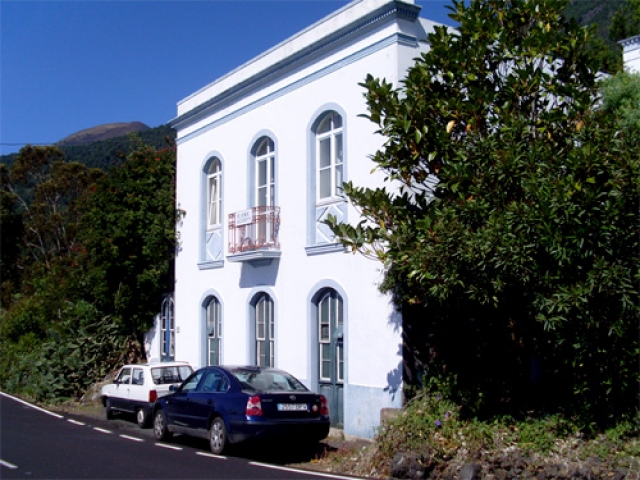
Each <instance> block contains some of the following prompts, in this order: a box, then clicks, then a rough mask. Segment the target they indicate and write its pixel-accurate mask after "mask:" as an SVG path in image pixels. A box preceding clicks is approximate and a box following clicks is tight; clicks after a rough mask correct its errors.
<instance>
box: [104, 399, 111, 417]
mask: <svg viewBox="0 0 640 480" xmlns="http://www.w3.org/2000/svg"><path fill="white" fill-rule="evenodd" d="M104 415H105V417H107V420H112V419H113V409H112V408H111V400H110V399H108V398H107V400H106V401H105V402H104Z"/></svg>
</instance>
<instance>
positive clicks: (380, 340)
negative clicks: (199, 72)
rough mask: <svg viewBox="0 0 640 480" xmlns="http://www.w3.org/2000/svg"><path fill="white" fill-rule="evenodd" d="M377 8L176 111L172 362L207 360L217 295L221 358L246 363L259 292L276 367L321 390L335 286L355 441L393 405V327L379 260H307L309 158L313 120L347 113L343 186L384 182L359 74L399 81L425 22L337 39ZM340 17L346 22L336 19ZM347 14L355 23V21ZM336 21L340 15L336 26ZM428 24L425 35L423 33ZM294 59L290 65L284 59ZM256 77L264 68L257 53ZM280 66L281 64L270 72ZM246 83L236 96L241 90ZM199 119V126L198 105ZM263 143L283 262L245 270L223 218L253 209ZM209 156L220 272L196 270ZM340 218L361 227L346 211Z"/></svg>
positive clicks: (396, 338) (373, 26)
mask: <svg viewBox="0 0 640 480" xmlns="http://www.w3.org/2000/svg"><path fill="white" fill-rule="evenodd" d="M388 4H395V3H394V2H388V1H386V0H362V1H357V2H354V5H355V6H357V7H358V8H357V9H356V10H350V9H349V8H347V7H348V6H347V7H344V8H343V9H341V10H340V11H339V12H342V13H341V14H340V15H338V18H342V20H341V21H342V23H340V22H337V23H336V20H335V19H336V17H335V16H329V17H327V19H328V20H327V21H328V22H329V23H330V24H325V23H323V22H322V21H321V22H319V23H318V24H316V25H315V26H314V27H313V28H310V29H307V30H305V31H304V35H303V36H302V37H304V42H302V40H301V37H300V36H294V37H293V40H292V42H291V43H288V42H284V43H283V44H281V45H280V46H279V47H278V48H276V49H275V50H271V51H269V52H267V53H268V54H269V55H270V56H271V58H277V59H278V60H277V62H276V65H275V67H274V69H273V70H270V72H271V73H270V75H271V76H270V78H269V79H268V81H267V80H266V79H265V78H261V77H260V75H259V74H256V72H257V73H259V69H258V70H256V64H257V63H256V61H252V62H249V63H248V64H247V65H246V66H245V67H244V68H243V67H241V68H240V69H238V70H236V71H234V72H231V73H230V74H229V75H227V76H225V77H223V79H221V80H220V81H218V82H214V83H212V84H211V85H209V86H207V87H205V88H204V89H202V90H201V91H199V92H196V94H194V95H192V96H190V97H189V98H187V99H185V101H183V102H181V103H180V105H179V108H178V113H179V115H181V117H178V119H176V120H175V121H174V122H175V126H176V128H177V130H178V168H177V205H178V208H180V209H182V210H184V211H185V213H186V215H185V217H184V219H183V221H182V223H181V225H180V226H179V235H180V242H181V248H180V251H179V253H178V255H177V260H176V285H175V318H176V359H178V360H186V361H189V362H190V363H191V364H192V365H194V366H196V367H197V366H202V365H204V363H205V362H206V358H205V357H206V343H205V341H206V334H205V329H204V306H203V304H204V301H205V299H207V297H209V296H211V295H215V296H216V297H217V298H218V299H219V300H220V302H221V304H222V317H223V345H222V358H223V363H226V364H246V363H250V362H251V361H252V356H251V352H252V349H253V348H254V347H253V345H252V344H251V342H250V340H249V339H250V333H249V332H250V328H251V326H250V321H251V315H250V301H251V299H252V298H253V296H254V295H255V294H256V293H258V292H260V291H264V292H266V293H268V294H269V295H270V296H271V298H272V299H273V301H274V307H275V330H276V331H275V337H276V340H275V366H276V367H279V368H282V369H285V370H288V371H290V372H291V373H293V374H294V375H295V376H297V377H298V378H299V379H300V380H302V381H303V382H304V383H306V385H307V386H308V387H310V388H312V389H316V388H317V377H318V373H317V368H318V367H317V359H316V356H317V351H316V350H317V347H316V345H315V339H314V337H315V332H314V330H315V329H316V328H317V326H316V319H315V317H314V315H313V309H312V308H311V303H312V302H311V299H312V297H313V295H314V294H315V293H317V292H318V291H319V290H320V289H321V288H322V287H331V288H334V289H335V290H336V291H338V293H339V294H340V295H341V296H342V298H343V300H344V319H345V320H344V321H345V327H344V328H345V336H344V338H345V365H346V372H345V377H346V378H345V388H344V417H345V418H344V428H345V432H346V433H349V434H354V435H361V436H372V435H373V434H374V431H375V428H376V427H377V426H378V424H379V414H380V409H381V408H383V407H389V406H395V407H399V406H400V405H401V394H400V387H401V362H402V349H401V343H402V341H401V318H400V316H399V315H398V314H397V313H396V312H395V310H394V307H393V305H392V304H391V301H390V298H389V297H388V296H387V295H383V294H381V293H380V292H379V291H378V288H377V286H378V282H379V281H380V280H381V278H382V274H381V271H380V268H381V264H380V263H379V262H377V261H372V260H368V259H366V258H364V257H363V256H361V255H359V254H358V255H353V254H350V253H348V254H347V253H342V252H331V253H324V254H318V255H309V254H308V253H307V251H306V250H305V247H308V246H309V235H308V230H309V228H308V227H309V222H310V219H309V215H310V204H309V198H308V190H309V185H308V183H309V178H311V176H310V172H309V169H310V168H311V165H312V162H311V160H310V158H309V156H310V155H311V154H312V151H313V149H312V148H311V147H310V142H311V139H312V136H311V135H310V133H309V132H310V128H311V123H312V122H313V121H314V119H316V118H317V117H318V116H319V115H320V114H321V113H322V112H323V111H326V110H328V109H336V110H338V111H339V112H340V113H341V114H342V115H343V122H344V132H343V136H344V148H345V165H346V175H345V177H346V179H347V180H352V181H354V183H356V184H357V185H359V186H370V187H376V186H382V185H383V181H382V180H383V176H382V175H381V174H371V169H372V167H373V164H372V163H371V161H370V160H369V158H368V157H369V156H370V155H371V154H373V153H374V152H375V151H376V150H377V149H378V148H379V147H380V146H381V145H382V142H383V139H382V138H381V137H379V136H377V135H375V133H374V132H375V129H376V127H375V125H373V124H372V123H371V122H369V121H368V120H366V119H363V118H360V117H359V115H360V114H363V113H366V105H365V102H364V97H363V89H362V87H359V86H358V83H360V82H362V81H363V80H364V78H365V76H366V74H367V73H371V74H372V75H374V76H376V77H384V78H386V79H387V80H389V81H393V82H395V83H397V82H398V80H399V78H398V76H399V75H400V74H402V73H403V72H404V71H406V68H407V67H408V66H409V64H410V63H411V61H412V59H413V58H415V57H416V56H417V55H418V53H419V50H418V49H420V48H426V47H425V45H424V44H419V43H418V42H417V41H416V40H421V39H423V38H424V37H425V35H426V32H425V31H424V25H425V24H424V22H420V21H415V22H409V21H407V20H405V19H400V20H398V19H396V18H395V17H393V16H381V17H380V18H377V17H375V18H374V19H373V20H370V21H369V22H368V23H367V24H366V25H365V26H359V27H358V28H357V29H355V30H354V31H353V32H351V33H350V34H348V35H344V32H345V31H347V32H348V29H349V26H350V25H351V23H352V22H354V21H356V20H357V19H358V18H359V16H362V17H367V18H369V17H371V14H372V12H374V13H375V12H376V11H377V10H379V9H380V8H381V6H383V7H384V5H388ZM345 11H346V12H350V13H349V14H348V15H345V14H344V12H345ZM354 12H355V13H354ZM356 13H357V14H356ZM341 15H342V16H341ZM426 25H427V27H428V28H429V26H432V24H430V23H428V22H427V23H426ZM336 31H338V32H341V34H342V35H343V36H342V37H338V38H336V40H335V41H332V42H331V43H330V44H329V45H327V46H324V47H322V48H320V49H319V50H318V51H317V52H315V53H314V54H313V55H307V56H305V57H296V55H298V54H299V53H300V49H301V48H303V47H300V42H302V43H304V44H305V45H317V44H318V42H320V41H321V40H322V39H323V38H324V36H325V35H327V32H329V33H331V32H336ZM286 58H292V59H293V60H292V61H291V62H289V63H287V62H284V63H282V62H283V59H286ZM258 60H259V62H262V63H261V67H262V68H269V65H268V62H267V63H265V62H266V60H264V58H262V57H259V59H258ZM278 62H280V63H278ZM250 78H253V79H254V80H253V81H252V82H254V83H253V84H252V82H249V83H248V84H247V87H246V88H245V89H244V91H242V92H239V91H235V92H234V93H233V96H232V95H230V94H229V93H228V91H229V89H231V91H233V88H234V85H237V82H238V81H247V79H250ZM203 105H204V106H205V107H207V108H208V110H207V111H206V112H205V113H203V114H202V115H200V116H199V117H198V116H197V115H195V114H193V115H191V114H190V112H196V111H197V110H198V108H202V106H203ZM264 134H268V135H269V136H270V137H271V138H272V139H273V140H274V142H275V146H276V185H277V187H276V188H277V192H276V202H275V203H276V205H278V206H280V208H281V226H280V242H281V257H280V258H279V259H276V260H274V261H273V262H272V263H271V264H270V265H262V266H253V265H252V264H249V263H246V262H240V263H239V262H232V261H229V259H228V258H227V255H228V252H226V242H227V241H228V239H229V234H228V225H227V218H228V215H229V214H230V213H232V212H237V211H241V210H244V209H246V208H249V207H250V206H252V205H250V203H249V191H250V189H251V186H250V185H249V182H248V178H249V171H248V165H249V160H250V149H251V147H252V146H253V145H254V143H255V142H256V141H257V140H258V139H259V138H260V137H261V136H262V135H264ZM212 155H216V156H218V157H219V158H220V159H221V160H222V166H223V219H224V242H225V259H224V262H223V263H222V264H221V265H217V267H218V268H207V269H203V268H202V265H200V266H199V263H201V261H202V258H201V245H202V241H203V226H202V222H203V216H202V207H203V201H202V199H203V198H204V197H203V196H204V195H205V192H203V191H202V186H203V182H202V176H203V174H202V169H203V166H204V164H205V162H206V161H207V159H209V158H210V157H211V156H212ZM348 219H349V221H351V222H353V223H356V222H357V221H358V217H357V212H356V211H355V210H354V209H353V208H352V207H349V208H348Z"/></svg>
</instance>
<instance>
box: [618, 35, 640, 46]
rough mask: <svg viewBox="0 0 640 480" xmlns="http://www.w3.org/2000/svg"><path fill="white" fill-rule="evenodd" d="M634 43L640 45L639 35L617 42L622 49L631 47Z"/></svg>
mask: <svg viewBox="0 0 640 480" xmlns="http://www.w3.org/2000/svg"><path fill="white" fill-rule="evenodd" d="M634 43H637V44H639V45H640V35H636V36H635V37H629V38H625V39H623V40H620V41H618V44H619V45H622V46H623V47H628V46H630V45H633V44H634Z"/></svg>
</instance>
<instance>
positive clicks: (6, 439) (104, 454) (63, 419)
mask: <svg viewBox="0 0 640 480" xmlns="http://www.w3.org/2000/svg"><path fill="white" fill-rule="evenodd" d="M127 422H129V421H128V420H127V419H124V420H122V421H115V422H106V421H99V420H97V419H91V418H82V417H74V416H73V415H64V414H58V413H55V412H49V411H47V410H43V409H41V408H39V407H36V406H33V405H30V404H28V403H26V402H24V401H22V400H19V399H16V398H14V397H11V396H9V395H6V394H4V393H2V392H0V478H2V479H24V478H28V479H64V480H67V479H96V480H97V479H165V478H166V479H174V478H175V479H184V480H188V479H200V478H202V479H205V478H206V479H230V480H231V479H252V480H253V479H256V480H258V479H283V480H287V479H300V480H306V479H309V480H313V479H327V478H328V479H349V478H353V477H346V476H340V475H330V474H326V473H317V472H309V471H303V470H296V469H291V468H288V467H285V466H283V465H278V464H277V463H278V462H279V461H280V460H281V459H282V458H281V457H282V455H283V452H282V449H279V450H280V451H276V452H274V451H272V452H268V451H267V450H266V448H267V447H265V450H264V451H262V450H261V451H254V452H247V451H244V452H243V451H239V452H238V456H215V455H212V454H211V453H209V452H208V450H207V449H206V447H207V446H208V445H207V442H206V441H205V442H204V443H203V442H202V441H199V440H195V439H189V438H187V437H176V438H175V440H174V441H172V442H171V443H159V442H156V441H155V439H154V438H153V433H152V431H151V430H141V429H138V427H137V426H135V424H134V423H133V422H129V423H127ZM272 447H276V449H277V446H273V445H272ZM254 448H255V447H254ZM274 454H275V456H276V463H275V464H273V463H265V462H266V461H267V460H268V458H269V457H270V456H273V455H274ZM285 456H286V454H285Z"/></svg>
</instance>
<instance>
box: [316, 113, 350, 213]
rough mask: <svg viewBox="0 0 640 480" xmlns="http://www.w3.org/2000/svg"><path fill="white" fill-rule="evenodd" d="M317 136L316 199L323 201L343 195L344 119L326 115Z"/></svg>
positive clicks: (331, 114) (337, 115)
mask: <svg viewBox="0 0 640 480" xmlns="http://www.w3.org/2000/svg"><path fill="white" fill-rule="evenodd" d="M315 134H316V168H317V175H316V199H317V201H323V200H326V199H330V198H334V197H338V196H340V195H341V193H342V182H343V159H344V155H343V145H342V117H341V116H340V115H339V114H338V113H336V112H334V111H331V112H327V113H325V114H324V116H323V117H322V119H321V120H320V122H319V123H318V126H317V128H316V131H315Z"/></svg>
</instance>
